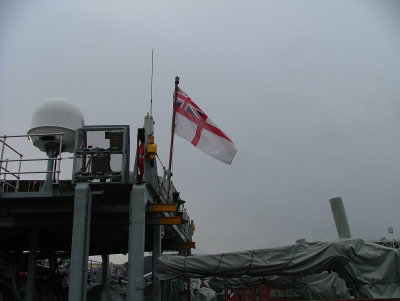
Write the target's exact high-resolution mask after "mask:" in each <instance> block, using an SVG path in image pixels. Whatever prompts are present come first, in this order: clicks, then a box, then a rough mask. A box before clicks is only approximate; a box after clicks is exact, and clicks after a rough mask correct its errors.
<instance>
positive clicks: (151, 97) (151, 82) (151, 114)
mask: <svg viewBox="0 0 400 301" xmlns="http://www.w3.org/2000/svg"><path fill="white" fill-rule="evenodd" d="M153 54H154V49H151V81H150V116H153V70H154V60H153Z"/></svg>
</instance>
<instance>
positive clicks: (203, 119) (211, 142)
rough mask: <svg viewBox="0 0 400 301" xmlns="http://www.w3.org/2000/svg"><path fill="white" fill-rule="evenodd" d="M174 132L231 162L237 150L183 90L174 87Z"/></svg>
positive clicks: (210, 153)
mask: <svg viewBox="0 0 400 301" xmlns="http://www.w3.org/2000/svg"><path fill="white" fill-rule="evenodd" d="M174 107H175V114H176V115H175V133H176V134H177V135H178V136H180V137H182V138H183V139H186V140H187V141H189V142H190V143H192V144H193V145H194V146H195V147H197V148H198V149H200V150H202V151H203V152H205V153H206V154H209V155H210V156H212V157H214V158H216V159H218V160H220V161H222V162H224V163H226V164H231V163H232V160H233V157H235V154H236V152H237V150H236V148H235V145H234V144H233V142H232V140H231V139H229V137H228V136H227V135H226V134H225V133H224V132H223V131H221V130H220V129H219V128H218V127H217V126H216V125H215V123H214V122H212V120H211V119H210V118H208V116H207V115H206V114H205V113H204V112H203V111H202V110H201V109H200V108H199V107H198V106H197V105H196V104H195V103H194V102H193V101H192V100H191V99H190V97H189V96H188V95H187V94H186V93H185V92H183V91H182V90H181V89H180V88H179V87H177V89H176V103H175V106H174Z"/></svg>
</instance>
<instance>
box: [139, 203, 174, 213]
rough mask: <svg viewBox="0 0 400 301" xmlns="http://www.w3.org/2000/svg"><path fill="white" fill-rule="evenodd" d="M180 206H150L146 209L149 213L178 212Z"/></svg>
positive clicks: (172, 204)
mask: <svg viewBox="0 0 400 301" xmlns="http://www.w3.org/2000/svg"><path fill="white" fill-rule="evenodd" d="M177 208H178V204H175V203H169V204H149V205H148V206H147V207H146V211H147V212H176V210H177Z"/></svg>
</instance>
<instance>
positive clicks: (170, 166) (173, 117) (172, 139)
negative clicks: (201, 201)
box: [168, 76, 179, 173]
mask: <svg viewBox="0 0 400 301" xmlns="http://www.w3.org/2000/svg"><path fill="white" fill-rule="evenodd" d="M178 85H179V76H176V77H175V91H174V103H173V106H172V125H171V143H170V148H169V164H168V171H169V172H170V173H171V171H172V153H173V150H174V136H175V117H176V98H177V93H178Z"/></svg>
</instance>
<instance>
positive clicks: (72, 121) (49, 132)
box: [28, 98, 84, 153]
mask: <svg viewBox="0 0 400 301" xmlns="http://www.w3.org/2000/svg"><path fill="white" fill-rule="evenodd" d="M83 125H84V120H83V115H82V112H81V111H80V110H79V108H78V107H76V106H75V105H73V104H72V103H70V102H69V101H67V100H65V99H62V98H54V99H50V100H48V101H46V102H45V103H43V104H42V105H40V106H39V107H38V108H37V109H36V111H34V113H33V115H32V120H31V127H30V128H31V129H30V130H29V131H28V135H29V139H30V140H31V141H32V143H33V145H35V146H36V147H37V148H39V149H40V150H41V151H44V152H46V147H47V145H49V143H53V144H54V143H57V144H58V145H59V144H60V142H61V136H60V135H53V134H54V133H61V132H62V133H63V135H62V151H63V152H70V153H72V152H74V145H75V130H76V129H78V128H81V127H82V126H83ZM36 134H39V135H40V136H35V135H36Z"/></svg>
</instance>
